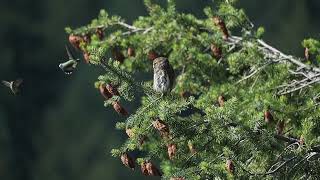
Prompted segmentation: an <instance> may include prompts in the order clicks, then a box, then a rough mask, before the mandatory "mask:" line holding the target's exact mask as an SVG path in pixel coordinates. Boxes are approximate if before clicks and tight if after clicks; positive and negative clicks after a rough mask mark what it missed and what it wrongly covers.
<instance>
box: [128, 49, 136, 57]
mask: <svg viewBox="0 0 320 180" xmlns="http://www.w3.org/2000/svg"><path fill="white" fill-rule="evenodd" d="M128 56H129V57H134V56H136V52H135V50H134V49H133V48H132V47H129V48H128Z"/></svg>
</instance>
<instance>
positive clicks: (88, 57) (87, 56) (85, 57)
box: [83, 51, 90, 64]
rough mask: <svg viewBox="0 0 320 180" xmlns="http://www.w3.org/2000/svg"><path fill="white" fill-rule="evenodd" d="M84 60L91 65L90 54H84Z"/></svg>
mask: <svg viewBox="0 0 320 180" xmlns="http://www.w3.org/2000/svg"><path fill="white" fill-rule="evenodd" d="M83 59H84V60H85V62H86V63H88V64H89V63H90V54H89V53H88V52H86V51H85V52H84V53H83Z"/></svg>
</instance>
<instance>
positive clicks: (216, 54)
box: [211, 44, 222, 59]
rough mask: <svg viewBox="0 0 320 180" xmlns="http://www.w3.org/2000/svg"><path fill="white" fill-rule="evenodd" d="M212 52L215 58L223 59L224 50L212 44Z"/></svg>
mask: <svg viewBox="0 0 320 180" xmlns="http://www.w3.org/2000/svg"><path fill="white" fill-rule="evenodd" d="M211 52H212V55H213V57H214V58H216V59H220V58H221V57H222V50H221V48H220V47H218V46H216V45H215V44H211Z"/></svg>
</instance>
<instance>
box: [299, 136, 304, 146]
mask: <svg viewBox="0 0 320 180" xmlns="http://www.w3.org/2000/svg"><path fill="white" fill-rule="evenodd" d="M304 143H305V142H304V137H303V136H302V135H301V136H300V138H299V144H300V145H304Z"/></svg>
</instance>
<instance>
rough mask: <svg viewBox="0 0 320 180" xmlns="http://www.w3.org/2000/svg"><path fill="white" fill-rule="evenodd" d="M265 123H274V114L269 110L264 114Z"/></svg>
mask: <svg viewBox="0 0 320 180" xmlns="http://www.w3.org/2000/svg"><path fill="white" fill-rule="evenodd" d="M264 121H265V122H266V123H271V122H273V116H272V114H271V112H270V111H269V110H267V111H265V112H264Z"/></svg>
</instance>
